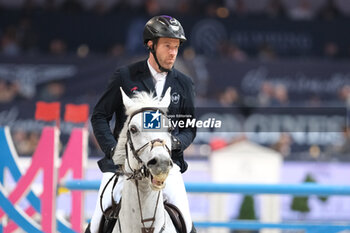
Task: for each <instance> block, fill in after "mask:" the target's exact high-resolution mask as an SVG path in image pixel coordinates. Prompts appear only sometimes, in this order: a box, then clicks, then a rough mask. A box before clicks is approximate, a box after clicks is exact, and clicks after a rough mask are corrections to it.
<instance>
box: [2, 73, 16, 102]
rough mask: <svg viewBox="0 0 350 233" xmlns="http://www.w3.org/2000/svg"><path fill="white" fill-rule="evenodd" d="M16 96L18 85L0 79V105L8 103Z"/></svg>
mask: <svg viewBox="0 0 350 233" xmlns="http://www.w3.org/2000/svg"><path fill="white" fill-rule="evenodd" d="M17 94H18V85H17V84H13V83H7V82H6V81H5V80H3V79H0V103H10V102H11V101H13V100H14V99H15V98H16V96H17Z"/></svg>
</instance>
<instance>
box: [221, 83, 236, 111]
mask: <svg viewBox="0 0 350 233" xmlns="http://www.w3.org/2000/svg"><path fill="white" fill-rule="evenodd" d="M239 101H240V99H239V94H238V91H237V90H236V88H234V87H227V88H226V89H225V91H224V92H223V93H221V94H220V96H219V102H220V105H221V106H223V107H232V106H237V105H238V104H239Z"/></svg>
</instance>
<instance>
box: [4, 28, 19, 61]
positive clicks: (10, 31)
mask: <svg viewBox="0 0 350 233" xmlns="http://www.w3.org/2000/svg"><path fill="white" fill-rule="evenodd" d="M0 51H1V53H3V54H4V55H8V56H15V55H19V54H20V52H21V49H20V46H19V43H18V40H17V29H16V27H15V26H8V27H7V28H6V29H5V32H4V35H3V37H2V38H1V41H0Z"/></svg>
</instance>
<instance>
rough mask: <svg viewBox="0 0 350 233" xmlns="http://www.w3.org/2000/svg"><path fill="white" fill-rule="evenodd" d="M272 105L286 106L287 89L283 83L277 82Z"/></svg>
mask: <svg viewBox="0 0 350 233" xmlns="http://www.w3.org/2000/svg"><path fill="white" fill-rule="evenodd" d="M273 97H274V98H273V101H272V106H281V107H282V106H288V105H289V97H288V90H287V88H286V87H285V86H284V85H283V84H277V85H276V86H275V88H274V95H273Z"/></svg>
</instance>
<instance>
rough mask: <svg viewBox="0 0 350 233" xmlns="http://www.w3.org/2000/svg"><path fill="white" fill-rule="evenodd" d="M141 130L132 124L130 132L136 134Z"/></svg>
mask: <svg viewBox="0 0 350 233" xmlns="http://www.w3.org/2000/svg"><path fill="white" fill-rule="evenodd" d="M138 131H139V130H138V129H137V128H136V126H135V125H132V126H131V127H130V132H131V133H132V134H135V133H137V132H138Z"/></svg>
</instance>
